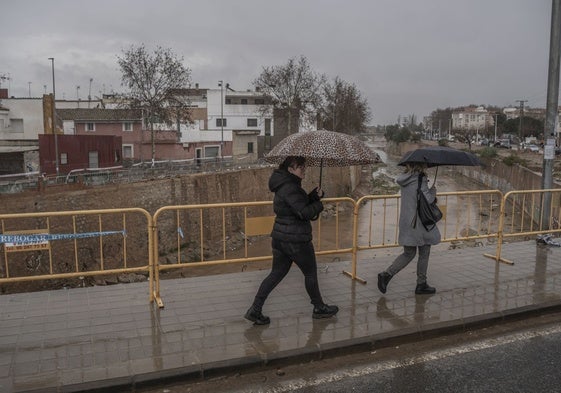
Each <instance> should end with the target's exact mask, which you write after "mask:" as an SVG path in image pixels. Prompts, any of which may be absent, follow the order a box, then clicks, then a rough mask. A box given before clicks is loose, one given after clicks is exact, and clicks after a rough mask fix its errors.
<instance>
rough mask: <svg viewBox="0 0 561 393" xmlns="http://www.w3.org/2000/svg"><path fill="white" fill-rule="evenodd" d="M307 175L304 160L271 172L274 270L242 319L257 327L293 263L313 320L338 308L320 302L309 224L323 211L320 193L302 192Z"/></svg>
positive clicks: (264, 321)
mask: <svg viewBox="0 0 561 393" xmlns="http://www.w3.org/2000/svg"><path fill="white" fill-rule="evenodd" d="M305 175H306V160H305V159H304V158H303V157H288V158H286V160H284V162H283V163H282V164H281V165H280V166H279V168H278V169H276V170H275V171H273V174H272V175H271V178H270V179H269V189H270V190H271V191H272V192H274V193H275V198H274V200H273V208H274V211H275V214H276V218H275V224H274V226H273V232H272V233H271V237H272V238H273V240H272V247H273V266H272V269H271V272H270V273H269V275H268V276H267V277H266V278H265V279H264V280H263V282H262V283H261V286H260V287H259V290H258V291H257V295H255V300H254V301H253V305H252V306H251V307H250V308H249V310H248V311H247V313H246V314H245V318H246V319H248V320H250V321H252V322H254V323H255V324H256V325H266V324H268V323H270V319H269V317H267V316H265V315H263V313H262V308H263V305H264V304H265V300H266V299H267V297H268V296H269V294H270V293H271V291H272V290H273V289H275V287H276V286H277V285H278V284H279V283H280V282H281V281H282V279H283V278H284V277H285V276H286V275H287V273H288V271H289V270H290V267H291V266H292V262H294V263H296V265H297V266H298V267H299V268H300V270H301V271H302V273H304V279H305V280H304V282H305V286H306V291H307V292H308V295H309V296H310V300H311V303H312V304H313V305H314V310H313V313H312V317H313V318H316V319H317V318H329V317H332V316H333V315H335V314H337V311H339V308H338V307H337V306H329V305H327V304H325V303H324V302H323V300H322V297H321V293H320V290H319V284H318V277H317V264H316V256H315V251H314V245H313V243H312V224H311V221H312V220H316V219H317V218H318V217H319V214H320V213H321V212H322V210H323V204H322V203H321V198H322V197H323V191H321V189H318V188H315V189H314V190H312V192H310V193H309V194H307V193H306V191H304V189H303V188H302V179H304V177H305Z"/></svg>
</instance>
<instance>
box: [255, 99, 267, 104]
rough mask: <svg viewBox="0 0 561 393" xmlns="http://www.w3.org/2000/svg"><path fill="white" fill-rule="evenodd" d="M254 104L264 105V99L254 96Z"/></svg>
mask: <svg viewBox="0 0 561 393" xmlns="http://www.w3.org/2000/svg"><path fill="white" fill-rule="evenodd" d="M255 105H265V100H264V99H263V98H256V99H255Z"/></svg>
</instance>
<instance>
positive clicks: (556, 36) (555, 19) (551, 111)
mask: <svg viewBox="0 0 561 393" xmlns="http://www.w3.org/2000/svg"><path fill="white" fill-rule="evenodd" d="M560 2H561V0H552V1H551V33H550V39H549V70H548V76H547V104H546V110H545V111H546V114H545V124H544V138H543V139H544V148H543V170H542V173H543V176H542V181H543V183H542V189H543V190H548V189H551V187H552V185H553V160H554V158H555V139H554V138H553V135H555V124H556V123H557V121H556V120H557V116H558V111H559V109H558V104H559V55H560V53H561V48H560V45H561V9H560ZM542 212H543V214H542V219H543V223H544V226H545V228H549V227H550V218H551V193H550V192H546V193H544V199H543V211H542Z"/></svg>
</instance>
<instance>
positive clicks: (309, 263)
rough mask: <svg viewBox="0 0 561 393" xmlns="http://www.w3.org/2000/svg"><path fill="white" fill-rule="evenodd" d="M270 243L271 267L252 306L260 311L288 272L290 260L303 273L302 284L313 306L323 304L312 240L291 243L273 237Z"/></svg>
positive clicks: (290, 264)
mask: <svg viewBox="0 0 561 393" xmlns="http://www.w3.org/2000/svg"><path fill="white" fill-rule="evenodd" d="M272 245H273V267H272V269H271V272H270V273H269V275H268V276H267V277H265V279H264V280H263V282H262V283H261V285H260V286H259V290H258V291H257V295H255V300H254V301H253V307H254V308H255V309H256V310H259V311H261V309H262V308H263V304H265V300H267V297H268V296H269V294H270V293H271V292H272V291H273V289H275V287H276V286H277V285H278V284H279V283H280V282H281V281H282V279H283V278H284V277H285V276H286V275H287V274H288V271H289V270H290V267H291V266H292V262H294V263H295V264H296V265H297V266H298V267H299V268H300V270H301V271H302V273H303V274H304V284H305V286H306V292H308V295H309V296H310V301H311V303H312V304H313V305H314V306H315V305H321V304H323V300H322V298H321V294H320V291H319V283H318V272H317V263H316V254H315V252H314V245H313V244H312V242H307V243H292V242H282V241H279V240H275V239H273V242H272Z"/></svg>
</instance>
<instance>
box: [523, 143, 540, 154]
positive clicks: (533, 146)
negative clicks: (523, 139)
mask: <svg viewBox="0 0 561 393" xmlns="http://www.w3.org/2000/svg"><path fill="white" fill-rule="evenodd" d="M524 149H525V150H530V151H531V152H534V153H538V152H539V151H540V148H539V147H538V146H536V145H534V144H531V145H526V147H525V148H524Z"/></svg>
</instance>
